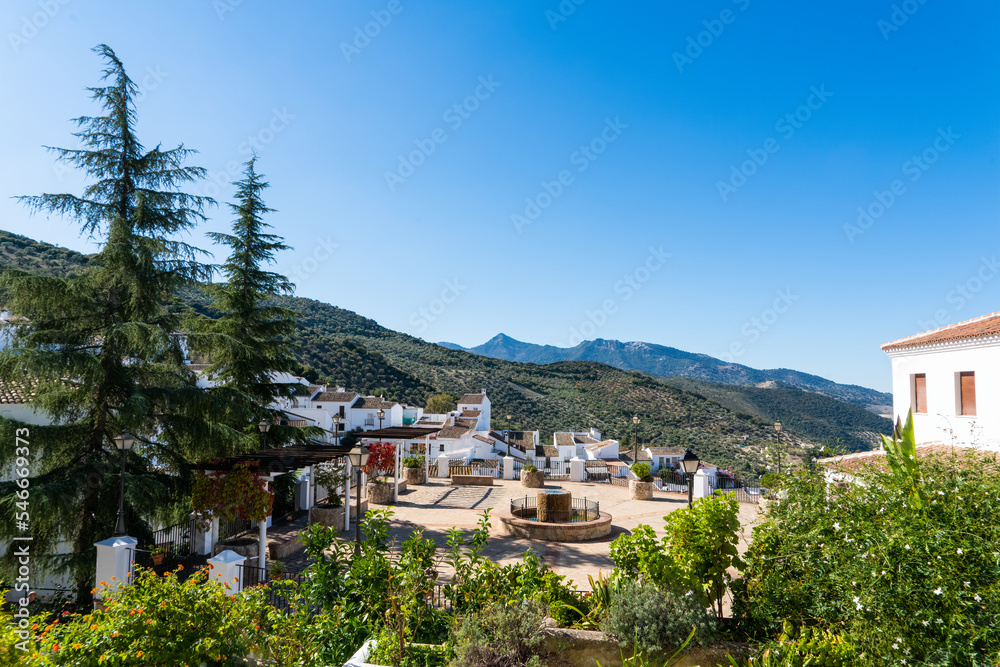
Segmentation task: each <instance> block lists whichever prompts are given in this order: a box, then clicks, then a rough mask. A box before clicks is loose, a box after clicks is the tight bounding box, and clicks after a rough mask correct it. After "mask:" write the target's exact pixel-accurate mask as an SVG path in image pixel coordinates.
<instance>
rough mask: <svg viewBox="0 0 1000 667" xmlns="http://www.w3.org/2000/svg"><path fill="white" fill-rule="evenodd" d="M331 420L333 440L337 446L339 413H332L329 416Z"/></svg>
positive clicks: (338, 440)
mask: <svg viewBox="0 0 1000 667" xmlns="http://www.w3.org/2000/svg"><path fill="white" fill-rule="evenodd" d="M330 419H331V420H332V421H333V436H334V442H335V443H336V444H337V446H338V447H339V446H340V415H336V414H335V415H334V416H333V417H331V418H330Z"/></svg>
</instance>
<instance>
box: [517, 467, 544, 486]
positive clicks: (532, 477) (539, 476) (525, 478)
mask: <svg viewBox="0 0 1000 667" xmlns="http://www.w3.org/2000/svg"><path fill="white" fill-rule="evenodd" d="M521 486H523V487H525V488H528V489H540V488H542V487H543V486H545V473H544V472H543V471H541V470H536V471H535V472H528V471H527V470H522V471H521Z"/></svg>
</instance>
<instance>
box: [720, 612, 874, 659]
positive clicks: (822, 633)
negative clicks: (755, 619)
mask: <svg viewBox="0 0 1000 667" xmlns="http://www.w3.org/2000/svg"><path fill="white" fill-rule="evenodd" d="M856 655H857V653H856V651H855V648H854V646H852V645H851V643H850V642H849V641H847V640H845V639H844V638H843V637H841V636H840V635H836V634H834V633H832V632H830V631H829V630H821V629H819V628H810V627H804V628H801V629H800V630H799V632H798V633H796V632H795V630H794V629H793V628H792V625H791V623H788V622H785V624H784V627H783V629H782V632H781V636H780V637H778V638H777V639H776V640H774V641H772V642H769V643H768V644H766V645H764V646H762V647H761V648H760V650H759V651H758V653H757V655H756V656H754V658H753V660H752V662H751V664H752V665H753V666H754V667H807V666H809V665H823V666H824V667H851V665H854V664H855V662H854V661H855V657H856ZM730 662H732V660H730Z"/></svg>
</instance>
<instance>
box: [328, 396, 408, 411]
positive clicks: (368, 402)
mask: <svg viewBox="0 0 1000 667" xmlns="http://www.w3.org/2000/svg"><path fill="white" fill-rule="evenodd" d="M320 395H321V396H322V394H320ZM394 405H396V404H395V403H390V402H388V401H383V400H382V399H381V398H379V397H378V396H359V397H358V400H356V401H355V402H354V405H352V406H351V407H352V408H358V409H362V410H378V409H379V408H382V409H383V410H388V409H389V408H391V407H392V406H394Z"/></svg>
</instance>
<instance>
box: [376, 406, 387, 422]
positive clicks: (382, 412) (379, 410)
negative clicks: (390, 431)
mask: <svg viewBox="0 0 1000 667" xmlns="http://www.w3.org/2000/svg"><path fill="white" fill-rule="evenodd" d="M375 414H377V415H378V418H379V419H383V418H384V417H385V410H383V409H382V408H379V409H378V412H376V413H375Z"/></svg>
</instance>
